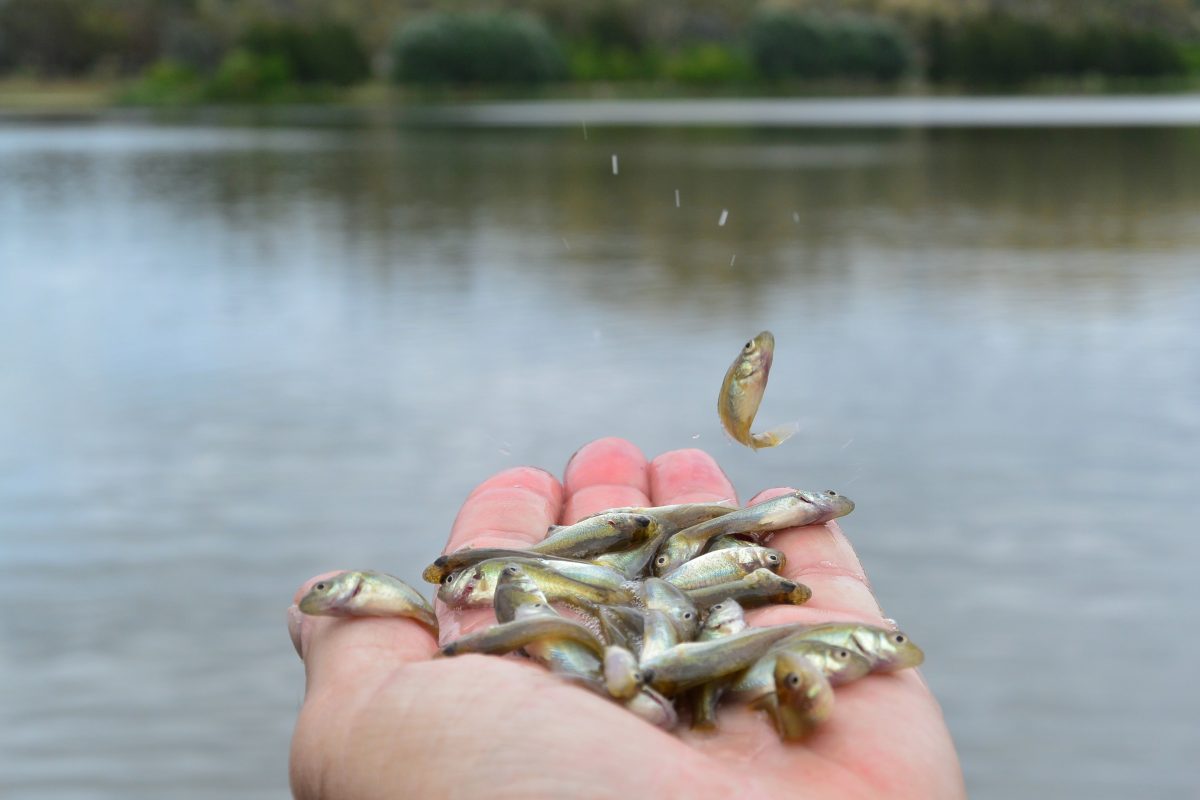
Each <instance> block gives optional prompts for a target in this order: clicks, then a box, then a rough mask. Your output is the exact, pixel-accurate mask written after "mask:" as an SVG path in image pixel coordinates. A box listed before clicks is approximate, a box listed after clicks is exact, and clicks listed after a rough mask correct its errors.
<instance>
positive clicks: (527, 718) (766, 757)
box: [291, 439, 964, 800]
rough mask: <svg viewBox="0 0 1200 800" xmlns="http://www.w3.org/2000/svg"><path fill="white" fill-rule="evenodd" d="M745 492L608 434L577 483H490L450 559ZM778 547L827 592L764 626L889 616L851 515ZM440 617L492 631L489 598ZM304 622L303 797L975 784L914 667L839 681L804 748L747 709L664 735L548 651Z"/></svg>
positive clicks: (908, 791) (525, 472) (876, 790)
mask: <svg viewBox="0 0 1200 800" xmlns="http://www.w3.org/2000/svg"><path fill="white" fill-rule="evenodd" d="M784 491H786V490H785V489H775V490H769V491H767V492H763V493H761V494H760V495H758V497H756V498H754V499H753V500H754V501H757V500H760V499H765V498H767V497H771V496H774V495H777V494H781V493H782V492H784ZM729 499H735V496H734V491H733V487H732V486H731V485H730V483H729V480H728V479H727V478H726V477H725V475H724V473H722V472H721V470H720V468H719V467H718V466H717V464H716V463H715V462H714V461H713V460H712V458H711V457H710V456H708V455H707V454H706V453H703V452H702V451H699V450H677V451H673V452H669V453H665V454H663V455H661V456H659V457H658V458H656V459H654V460H653V461H650V462H647V460H646V458H645V457H644V456H643V455H642V454H641V452H640V451H639V450H638V449H637V448H636V447H634V446H633V445H632V444H630V443H629V442H626V441H624V440H621V439H601V440H598V441H596V442H592V443H591V444H589V445H587V446H585V447H584V448H582V449H581V450H580V451H579V452H578V453H576V454H575V456H574V457H573V458H572V459H571V461H570V463H569V464H568V465H567V468H566V473H565V475H564V479H563V481H562V483H560V482H559V481H558V480H557V479H556V478H554V477H553V476H551V475H550V474H549V473H546V472H543V471H541V470H538V469H534V468H530V467H517V468H514V469H509V470H505V471H504V472H501V473H499V474H497V475H495V476H493V477H491V478H489V479H488V480H486V481H484V482H483V483H482V484H480V485H479V486H478V487H476V489H475V490H474V491H472V492H471V494H470V496H469V497H468V498H467V501H466V503H465V504H464V505H463V507H462V509H461V510H460V511H459V514H458V518H457V519H456V520H455V523H454V527H453V530H452V531H451V534H450V541H449V543H448V545H447V552H449V551H452V550H457V549H459V548H461V547H465V546H468V545H470V546H484V545H493V546H508V547H513V546H517V547H519V546H522V545H527V544H530V543H532V542H534V541H537V540H539V539H541V538H542V537H543V536H545V534H546V528H547V526H549V525H550V524H555V523H564V524H565V523H570V522H574V521H575V520H577V519H579V518H581V517H584V516H587V515H588V514H592V513H594V512H597V511H602V510H604V509H608V508H614V507H619V506H647V505H666V504H671V503H689V502H713V501H718V500H729ZM772 547H776V548H779V549H780V550H783V551H784V553H785V554H786V555H787V568H786V569H785V570H784V574H785V575H786V576H787V577H789V578H792V579H795V580H799V581H801V582H803V583H805V584H807V585H808V586H809V587H810V588H812V590H813V597H812V600H811V601H810V602H809V603H808V604H807V605H805V606H802V607H794V606H774V607H770V608H764V609H759V610H756V611H752V612H749V613H748V615H747V618H748V620H749V621H750V623H751V624H758V625H762V624H776V623H782V622H821V621H826V620H858V621H862V622H867V623H873V624H883V620H882V615H881V613H880V610H879V606H878V604H877V603H876V602H875V599H874V597H873V596H872V594H871V591H870V589H869V588H868V585H867V581H866V577H865V575H864V573H863V571H862V567H861V565H860V564H859V562H858V558H857V557H856V556H855V554H854V551H853V549H852V548H851V547H850V544H849V542H848V541H847V540H846V538H845V536H843V535H842V533H841V531H840V529H839V528H838V526H837V524H836V523H828V524H826V525H814V526H810V527H806V528H792V529H789V530H786V531H782V532H780V533H779V534H777V535H776V536H775V537H774V539H773V540H772ZM320 577H324V576H317V577H314V578H313V579H311V580H310V581H309V582H307V583H306V584H305V585H304V586H303V587H301V589H300V591H299V592H298V593H297V598H298V597H299V596H301V595H302V594H303V593H304V592H305V591H306V590H307V589H308V587H309V586H310V585H311V584H312V583H313V582H315V581H316V580H318V579H319V578H320ZM437 610H438V617H439V619H440V621H441V629H442V638H443V640H444V641H449V640H452V639H456V638H458V637H459V636H461V635H463V634H465V633H469V632H471V631H473V630H477V629H479V628H481V627H484V626H486V625H490V624H493V623H494V622H495V618H494V616H493V615H492V612H491V611H490V610H489V609H477V610H470V611H451V610H449V609H447V608H445V607H444V606H442V605H441V604H440V603H439V604H438V609H437ZM291 628H292V634H293V637H294V639H295V640H296V641H297V645H298V647H299V648H300V651H301V655H302V657H303V659H304V664H305V671H306V676H307V691H306V694H305V700H304V706H303V708H302V709H301V711H300V717H299V720H298V721H297V724H296V731H295V736H294V737H293V740H292V758H291V781H292V789H293V791H294V792H295V794H296V795H297V796H298V797H301V798H316V797H322V798H375V797H379V798H396V797H439V798H440V797H471V798H481V797H489V798H505V797H522V798H531V797H596V798H599V797H621V798H636V797H658V798H672V797H687V798H708V797H713V798H727V797H742V796H746V797H805V798H806V797H815V798H819V797H830V798H838V800H847V799H848V798H857V797H879V798H883V797H886V798H910V797H911V798H941V797H961V796H963V795H964V789H963V782H962V773H961V770H960V768H959V764H958V757H957V755H956V754H955V752H954V746H953V744H952V742H951V740H950V735H949V732H948V731H947V730H946V725H945V722H944V721H943V720H942V715H941V710H940V709H939V708H938V705H937V701H936V700H935V699H934V698H933V695H932V694H931V693H930V691H929V689H928V687H927V686H926V685H925V683H924V681H923V680H922V679H921V677H920V675H919V674H918V673H917V671H915V670H905V671H902V672H898V673H893V674H886V675H871V676H868V677H867V678H865V679H863V680H860V681H857V682H855V683H852V684H849V685H847V686H843V687H840V688H838V690H837V693H836V698H837V700H836V708H835V710H834V713H833V716H832V718H831V719H830V720H829V721H828V722H826V723H825V724H823V725H822V726H821V727H820V728H819V729H818V731H817V733H816V734H815V735H813V736H812V737H811V738H810V739H808V740H806V741H805V742H803V743H799V744H797V743H785V742H781V741H780V740H779V737H778V736H777V735H776V733H775V731H774V729H773V728H772V727H771V725H770V723H769V722H768V721H767V719H766V717H765V716H763V715H762V714H760V713H758V712H755V711H752V710H750V709H748V708H746V707H744V706H733V705H723V706H722V707H721V710H720V730H719V731H718V732H716V733H696V732H691V731H687V730H681V731H677V732H674V733H668V732H665V731H662V730H659V729H657V728H654V727H652V726H651V725H649V724H647V723H646V722H643V721H642V720H641V719H639V718H637V717H635V716H634V715H633V714H631V713H629V712H628V711H626V710H625V709H623V708H622V707H620V706H619V705H617V704H616V703H612V702H609V701H608V700H605V699H604V698H601V697H599V696H597V695H595V694H592V693H591V692H589V691H587V690H585V689H582V688H579V687H577V686H573V685H571V684H570V683H568V682H566V681H563V680H562V679H560V678H557V677H555V676H553V675H551V674H550V673H549V672H547V671H546V670H545V669H544V668H542V667H541V666H539V665H537V664H534V663H532V662H528V661H522V660H518V659H515V658H495V657H489V656H461V657H458V658H434V657H433V656H434V654H435V653H436V651H437V644H438V643H437V642H435V641H434V639H433V637H432V636H431V635H430V634H429V633H428V632H427V631H426V630H425V629H424V628H422V627H421V626H420V625H418V624H417V623H415V622H412V621H409V620H406V619H370V618H362V619H334V618H329V617H303V618H301V617H299V616H298V615H296V614H295V612H293V615H292V618H291Z"/></svg>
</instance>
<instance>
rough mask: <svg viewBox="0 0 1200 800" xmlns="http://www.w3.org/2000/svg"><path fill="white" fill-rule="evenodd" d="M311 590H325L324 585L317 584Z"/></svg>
mask: <svg viewBox="0 0 1200 800" xmlns="http://www.w3.org/2000/svg"><path fill="white" fill-rule="evenodd" d="M313 588H314V589H324V588H325V584H323V583H318V584H317V585H316V586H314V587H313Z"/></svg>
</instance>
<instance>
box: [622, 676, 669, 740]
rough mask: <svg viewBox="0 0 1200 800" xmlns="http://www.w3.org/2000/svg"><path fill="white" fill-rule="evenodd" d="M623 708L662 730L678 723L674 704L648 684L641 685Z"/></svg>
mask: <svg viewBox="0 0 1200 800" xmlns="http://www.w3.org/2000/svg"><path fill="white" fill-rule="evenodd" d="M625 708H627V709H628V710H629V711H632V712H633V713H634V714H636V715H637V716H638V717H640V718H641V719H644V720H645V721H646V722H649V723H650V724H651V725H654V726H656V727H659V728H662V729H663V730H667V731H669V730H671V729H672V728H674V727H675V726H676V725H677V724H678V723H679V717H678V716H677V715H676V713H675V704H674V703H672V702H671V701H670V700H668V699H667V698H665V697H663V696H662V695H661V694H659V693H658V692H656V691H654V690H653V689H651V688H650V687H649V686H643V687H641V689H639V690H638V693H637V694H635V695H634V696H633V697H632V698H630V699H629V700H627V701H626V702H625Z"/></svg>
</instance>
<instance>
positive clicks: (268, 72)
mask: <svg viewBox="0 0 1200 800" xmlns="http://www.w3.org/2000/svg"><path fill="white" fill-rule="evenodd" d="M291 78H292V76H291V74H290V73H289V72H288V65H287V62H286V61H285V60H284V59H283V57H282V56H278V55H274V56H261V55H256V54H254V53H250V52H248V51H246V50H233V51H232V52H230V53H229V55H227V56H225V59H224V60H223V61H222V62H221V65H220V66H219V67H217V74H216V75H214V76H213V79H212V81H210V82H209V84H208V90H207V95H208V99H210V100H216V101H220V102H257V101H260V100H276V99H279V98H281V97H282V96H283V95H284V94H285V93H286V92H287V89H288V86H289V84H290V82H291Z"/></svg>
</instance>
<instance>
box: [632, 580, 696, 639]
mask: <svg viewBox="0 0 1200 800" xmlns="http://www.w3.org/2000/svg"><path fill="white" fill-rule="evenodd" d="M640 599H641V602H642V605H643V606H645V608H647V609H651V610H653V609H657V610H659V611H662V612H663V613H665V614H666V615H667V616H668V617H670V618H671V621H672V622H673V623H675V630H676V631H677V632H678V634H679V641H681V642H690V641H692V640H693V639H695V638H696V634H697V633H699V632H700V612H699V611H698V610H697V609H696V604H695V603H693V602H692V599H691V598H690V597H688V596H687V594H686V593H685V592H684V591H683V590H682V589H680V588H679V587H678V586H675V585H674V584H671V583H668V582H667V581H664V580H663V579H662V578H646V580H644V581H642V584H641V593H640Z"/></svg>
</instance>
